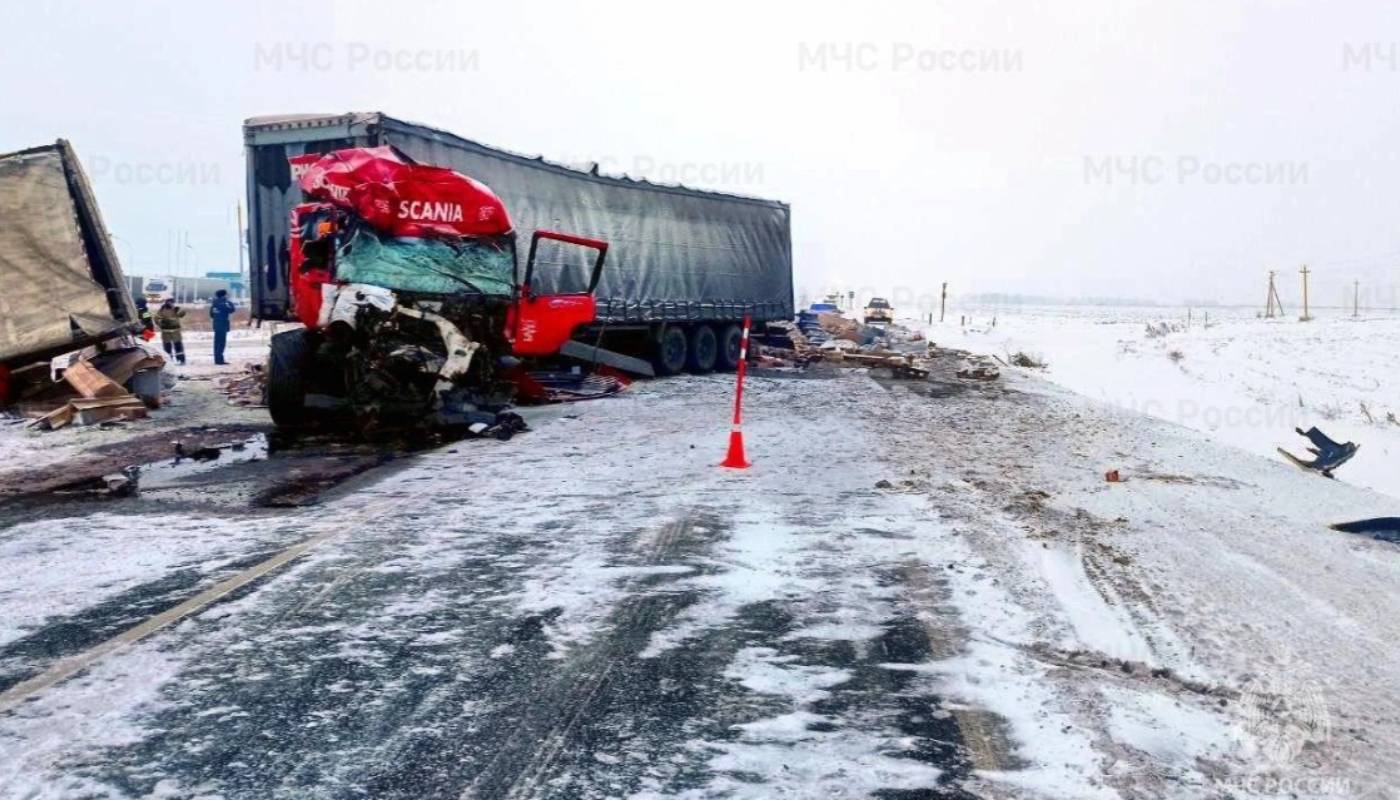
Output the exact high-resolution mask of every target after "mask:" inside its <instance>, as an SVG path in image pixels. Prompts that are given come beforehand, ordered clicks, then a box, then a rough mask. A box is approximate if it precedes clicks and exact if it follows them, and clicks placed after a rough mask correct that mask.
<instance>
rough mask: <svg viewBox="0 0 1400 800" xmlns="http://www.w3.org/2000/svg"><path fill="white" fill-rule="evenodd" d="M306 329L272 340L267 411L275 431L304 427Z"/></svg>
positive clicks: (308, 350) (307, 364)
mask: <svg viewBox="0 0 1400 800" xmlns="http://www.w3.org/2000/svg"><path fill="white" fill-rule="evenodd" d="M309 338H310V337H309V336H308V335H307V333H306V330H305V329H298V330H294V331H287V332H285V333H279V334H277V335H276V336H274V337H272V347H271V350H270V352H269V353H268V358H267V410H268V413H270V414H271V415H272V423H273V424H274V425H276V426H277V427H278V428H282V429H294V428H300V427H302V426H304V425H305V424H306V373H307V370H308V369H309V367H310V365H311V364H310V362H311V342H310V341H308V340H309Z"/></svg>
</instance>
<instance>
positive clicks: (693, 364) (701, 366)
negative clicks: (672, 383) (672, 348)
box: [686, 325, 719, 374]
mask: <svg viewBox="0 0 1400 800" xmlns="http://www.w3.org/2000/svg"><path fill="white" fill-rule="evenodd" d="M718 356H719V340H718V339H716V338H715V329H714V328H711V327H710V326H709V325H696V326H695V327H694V328H693V329H691V331H690V357H689V358H687V359H686V368H687V369H689V370H690V371H691V372H694V373H696V374H703V373H706V372H709V371H710V370H712V369H714V368H715V359H716V358H718Z"/></svg>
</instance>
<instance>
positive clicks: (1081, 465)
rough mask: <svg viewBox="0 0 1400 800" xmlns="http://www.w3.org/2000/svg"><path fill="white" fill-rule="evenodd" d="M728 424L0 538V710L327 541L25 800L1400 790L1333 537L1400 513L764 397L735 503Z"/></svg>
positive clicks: (1166, 466) (1024, 439) (600, 431)
mask: <svg viewBox="0 0 1400 800" xmlns="http://www.w3.org/2000/svg"><path fill="white" fill-rule="evenodd" d="M731 392H732V384H731V379H729V378H726V377H722V376H711V377H704V378H685V379H673V380H667V381H656V382H651V383H646V384H640V385H638V386H637V387H635V388H634V391H632V392H630V393H628V394H627V395H625V396H621V397H618V398H614V399H609V400H606V401H599V402H595V403H588V404H580V405H577V406H573V407H554V408H550V409H545V410H543V411H542V412H540V413H539V414H538V415H537V416H536V418H535V419H534V420H533V425H534V430H533V431H532V432H531V433H529V434H526V435H524V436H521V437H518V438H517V439H515V440H513V441H510V442H496V441H485V440H483V441H471V442H461V443H458V444H455V445H452V446H450V447H445V448H442V449H439V450H435V451H431V452H427V453H423V454H420V455H418V456H415V457H413V458H411V459H406V460H403V461H400V462H398V463H397V464H395V465H392V466H389V467H386V468H383V469H381V470H380V471H378V472H376V473H373V474H371V475H369V476H366V477H364V478H362V479H360V480H359V481H358V482H356V483H354V484H353V485H350V486H347V487H345V488H344V489H343V490H342V491H339V492H338V493H335V494H333V495H331V496H328V497H327V498H326V500H325V502H323V503H322V504H320V505H318V506H312V507H308V508H303V509H296V510H290V511H285V512H278V513H275V514H274V513H268V512H258V513H247V514H245V513H219V512H217V511H216V510H207V511H203V512H200V513H199V514H196V515H195V516H194V517H193V518H190V519H185V520H184V522H183V523H182V524H179V525H176V524H174V522H173V520H172V519H170V518H168V517H164V516H159V515H154V514H152V512H150V511H149V510H148V507H147V506H140V508H141V509H143V513H144V514H148V515H147V516H133V515H130V514H123V513H122V506H120V505H119V504H113V503H108V504H106V505H104V506H103V507H102V509H101V513H97V512H96V511H95V510H94V508H88V507H84V506H81V505H77V506H73V507H71V509H72V510H64V509H67V508H69V507H66V506H65V507H62V508H60V509H59V510H57V511H55V510H49V511H46V512H45V513H43V514H38V515H36V517H35V518H34V519H32V520H28V521H24V522H18V523H16V524H12V525H8V527H6V528H3V529H0V558H2V559H3V560H0V563H3V564H4V565H6V567H7V569H8V568H9V567H10V566H11V565H13V564H29V565H31V566H30V567H27V568H26V569H25V572H24V573H19V572H17V571H16V572H11V573H9V575H7V587H6V589H5V590H0V619H3V620H4V623H5V624H3V625H0V631H3V632H4V633H5V639H4V640H3V641H0V689H3V688H6V687H9V686H12V685H15V684H17V683H18V682H19V681H22V680H24V679H25V678H28V677H31V676H33V675H35V674H38V673H40V672H42V671H43V670H44V669H46V668H48V667H50V666H52V665H53V664H54V663H57V662H58V661H59V660H60V659H62V658H66V657H71V656H74V655H77V654H80V653H82V652H85V651H87V650H88V649H90V648H91V647H93V646H94V645H96V644H98V643H100V642H101V641H102V640H104V639H105V638H106V635H105V634H104V635H102V636H95V635H94V634H93V633H92V631H93V630H95V629H99V628H100V629H101V630H102V631H110V630H117V631H119V630H122V629H124V628H126V627H129V626H131V625H135V624H137V623H139V622H140V621H141V620H142V619H145V618H147V617H149V616H150V615H151V614H153V613H156V612H158V611H159V610H161V609H162V608H164V607H169V606H172V605H174V604H175V603H178V602H179V601H180V600H183V599H185V598H186V597H189V596H193V595H194V594H196V593H197V592H198V591H200V590H201V589H202V588H207V587H208V586H209V585H211V584H212V583H214V582H216V581H217V580H220V579H223V578H225V577H228V576H229V575H231V574H235V573H237V572H238V571H239V570H241V569H245V568H246V567H248V566H250V565H251V564H254V563H257V562H259V561H262V560H264V559H265V558H267V557H268V556H269V555H270V554H272V553H275V552H277V551H279V550H281V549H282V548H285V547H288V546H291V545H294V544H295V543H297V542H302V541H305V540H307V539H310V538H312V537H316V536H322V537H324V541H321V542H320V543H319V544H318V545H317V546H316V547H314V548H313V549H312V550H311V551H310V552H309V554H308V555H306V556H304V557H302V558H300V559H299V560H297V561H295V562H293V563H292V564H291V565H290V566H289V567H288V568H286V569H283V570H281V571H278V572H276V573H274V574H272V575H271V576H269V577H267V578H265V579H262V580H260V581H258V582H255V583H253V584H250V585H249V586H247V587H244V588H242V589H240V590H238V591H236V592H235V593H233V594H232V595H230V596H229V597H228V598H227V599H225V600H223V601H221V602H218V603H214V604H211V605H209V606H207V607H204V608H202V609H201V610H199V611H198V612H197V613H194V614H192V615H190V616H189V617H187V618H184V619H183V620H182V621H180V622H178V623H177V624H175V625H173V626H171V627H168V628H165V629H163V630H161V631H159V632H156V633H154V634H152V635H150V636H149V637H146V638H144V639H142V640H141V641H139V642H137V643H136V644H133V645H130V646H128V647H125V648H122V649H120V650H118V651H116V652H114V653H111V654H109V655H107V656H106V657H104V658H102V659H100V660H99V661H97V662H96V663H95V664H94V665H93V666H91V667H90V668H88V669H87V670H85V671H83V672H81V673H79V674H78V675H76V676H75V677H72V678H70V679H68V680H65V681H62V682H59V683H57V684H55V685H53V686H50V687H48V688H45V689H43V690H41V691H36V692H34V693H33V694H31V695H29V696H28V697H27V698H26V699H24V700H23V701H22V702H19V703H18V704H17V705H14V706H13V707H11V708H8V709H4V710H0V797H16V798H21V797H22V798H46V797H55V798H57V797H63V798H68V797H123V798H125V797H208V798H213V797H223V798H267V797H288V798H291V797H296V798H302V797H325V798H330V797H337V798H338V797H375V798H429V797H453V798H455V797H475V798H505V797H618V796H634V797H663V796H664V797H674V796H684V797H715V796H722V797H753V798H767V797H780V796H781V797H866V796H879V797H890V798H912V797H967V796H988V797H1022V796H1024V797H1073V798H1079V797H1140V798H1155V797H1181V798H1197V797H1224V796H1271V795H1275V794H1277V795H1286V794H1288V793H1289V792H1292V793H1294V794H1303V795H1305V796H1338V797H1361V796H1372V797H1389V796H1391V795H1390V794H1387V792H1389V791H1391V790H1390V789H1389V787H1390V786H1392V785H1395V784H1396V783H1397V781H1400V769H1398V768H1397V767H1396V765H1395V763H1394V759H1393V758H1391V757H1390V755H1391V754H1393V753H1394V752H1395V751H1396V750H1397V748H1398V747H1400V707H1397V700H1396V698H1398V697H1400V670H1397V666H1396V653H1395V643H1396V642H1397V641H1400V588H1398V587H1400V549H1397V548H1396V547H1395V546H1394V545H1391V544H1386V543H1383V542H1377V541H1373V540H1370V539H1362V538H1359V537H1355V536H1349V535H1346V534H1341V533H1335V532H1332V531H1329V530H1327V529H1326V528H1325V523H1327V522H1334V521H1339V520H1341V519H1351V518H1355V517H1360V516H1372V515H1380V514H1392V515H1393V514H1396V513H1397V507H1396V503H1395V501H1394V500H1392V499H1388V498H1386V497H1384V496H1381V495H1378V494H1374V493H1372V492H1369V491H1367V490H1364V489H1359V488H1354V487H1348V486H1345V485H1342V484H1338V483H1335V482H1329V481H1324V480H1321V479H1317V478H1313V477H1311V476H1308V475H1304V474H1302V473H1300V472H1298V471H1297V470H1294V469H1292V468H1289V467H1285V466H1283V465H1281V464H1276V463H1272V462H1270V461H1267V460H1265V459H1261V458H1257V457H1253V456H1250V455H1247V454H1245V453H1243V452H1240V451H1236V450H1233V449H1230V448H1226V447H1222V446H1219V445H1216V444H1213V443H1211V442H1210V441H1208V440H1207V439H1206V438H1205V437H1204V436H1203V435H1201V434H1198V433H1195V432H1192V431H1188V430H1186V429H1184V428H1179V427H1176V426H1173V425H1171V424H1169V423H1165V422H1161V421H1157V420H1152V419H1150V418H1147V417H1141V416H1135V415H1132V414H1130V413H1129V412H1125V411H1122V410H1118V409H1114V408H1111V407H1108V406H1103V405H1099V404H1096V403H1093V402H1088V401H1085V400H1083V399H1082V398H1079V397H1076V396H1074V395H1071V394H1069V393H1068V392H1066V391H1064V390H1062V389H1058V388H1054V387H1051V386H1049V385H1048V384H1045V383H1043V382H1041V381H1039V380H1038V379H1035V378H1033V377H1026V376H1020V375H1008V376H1007V379H1006V381H1005V382H1004V384H990V385H982V384H978V385H967V384H944V383H937V382H935V383H928V384H925V383H905V382H879V381H876V380H873V379H872V378H870V377H869V376H867V375H864V374H861V373H856V372H847V373H843V374H835V375H834V376H832V377H829V378H817V377H805V378H802V377H791V376H788V377H779V376H773V377H756V378H754V379H752V380H751V383H750V387H749V391H748V392H747V393H746V405H747V412H746V414H747V416H746V423H747V424H746V433H747V436H748V443H749V455H750V457H751V459H752V460H753V461H754V462H755V466H754V468H753V469H751V470H749V471H746V472H734V471H728V470H721V469H718V468H716V467H714V464H715V462H717V461H718V460H719V458H720V456H721V455H722V450H723V445H724V439H725V436H726V434H727V431H728V425H727V422H728V413H729V406H728V403H729V401H730V397H731ZM1109 468H1120V469H1121V470H1122V471H1123V472H1124V474H1125V475H1126V476H1127V477H1128V478H1129V480H1128V482H1126V483H1122V484H1107V483H1104V482H1103V477H1102V473H1103V471H1104V470H1105V469H1109ZM210 474H216V473H208V474H206V475H204V477H203V478H202V479H207V478H208V475H210ZM143 502H144V501H143ZM133 508H135V506H133ZM326 534H330V535H326ZM94 541H96V542H102V543H103V546H102V547H93V546H91V543H92V542H94ZM177 543H178V544H177ZM26 559H27V560H26ZM60 565H61V566H60ZM55 569H63V570H66V577H67V580H66V581H64V582H62V586H60V587H56V586H55V585H54V576H53V572H52V571H53V570H55ZM172 575H178V576H183V577H181V579H180V580H175V581H172V580H171V576H172ZM38 591H43V592H45V593H46V594H50V593H51V594H53V595H54V596H57V597H61V598H64V599H63V601H62V602H55V603H52V604H45V603H35V602H34V593H35V592H38ZM153 598H155V599H153ZM39 643H42V645H43V646H39ZM1368 793H1369V795H1368Z"/></svg>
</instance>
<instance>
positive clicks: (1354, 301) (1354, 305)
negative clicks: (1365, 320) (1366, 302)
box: [1351, 281, 1361, 319]
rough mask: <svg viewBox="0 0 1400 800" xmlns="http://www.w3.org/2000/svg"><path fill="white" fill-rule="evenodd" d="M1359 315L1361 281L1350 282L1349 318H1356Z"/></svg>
mask: <svg viewBox="0 0 1400 800" xmlns="http://www.w3.org/2000/svg"><path fill="white" fill-rule="evenodd" d="M1360 316H1361V281H1352V282H1351V318H1352V319H1358V318H1360Z"/></svg>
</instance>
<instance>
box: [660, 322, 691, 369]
mask: <svg viewBox="0 0 1400 800" xmlns="http://www.w3.org/2000/svg"><path fill="white" fill-rule="evenodd" d="M688 350H689V347H688V346H687V342H686V335H685V329H684V328H678V327H676V326H674V325H667V326H666V327H664V328H662V329H661V335H660V336H659V337H657V340H656V355H655V356H654V357H653V358H652V362H653V363H654V365H655V366H656V374H657V375H677V374H679V373H680V372H681V371H682V370H684V369H685V362H686V355H687V351H688Z"/></svg>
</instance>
